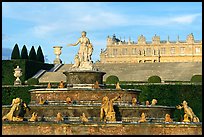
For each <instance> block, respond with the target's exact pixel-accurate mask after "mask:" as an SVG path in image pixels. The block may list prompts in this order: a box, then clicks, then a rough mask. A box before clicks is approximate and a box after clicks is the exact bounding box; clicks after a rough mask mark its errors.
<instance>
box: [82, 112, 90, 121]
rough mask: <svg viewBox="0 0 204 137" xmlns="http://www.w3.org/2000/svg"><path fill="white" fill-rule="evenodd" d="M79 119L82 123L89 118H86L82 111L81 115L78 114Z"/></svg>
mask: <svg viewBox="0 0 204 137" xmlns="http://www.w3.org/2000/svg"><path fill="white" fill-rule="evenodd" d="M80 120H81V122H83V123H85V122H88V121H89V120H88V118H87V117H86V116H85V114H84V113H82V116H80Z"/></svg>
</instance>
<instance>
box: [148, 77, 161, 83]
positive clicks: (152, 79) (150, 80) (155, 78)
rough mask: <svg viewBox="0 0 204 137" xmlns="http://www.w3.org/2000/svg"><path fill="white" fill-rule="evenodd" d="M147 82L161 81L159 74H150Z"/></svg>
mask: <svg viewBox="0 0 204 137" xmlns="http://www.w3.org/2000/svg"><path fill="white" fill-rule="evenodd" d="M148 83H161V78H160V77H159V76H151V77H149V78H148Z"/></svg>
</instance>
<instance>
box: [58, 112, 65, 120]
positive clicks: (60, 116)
mask: <svg viewBox="0 0 204 137" xmlns="http://www.w3.org/2000/svg"><path fill="white" fill-rule="evenodd" d="M63 120H64V118H63V116H62V114H61V113H59V112H58V113H57V117H56V121H57V122H60V121H63Z"/></svg>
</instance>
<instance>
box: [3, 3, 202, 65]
mask: <svg viewBox="0 0 204 137" xmlns="http://www.w3.org/2000/svg"><path fill="white" fill-rule="evenodd" d="M82 31H87V37H88V38H89V39H90V41H91V42H92V44H93V46H94V52H93V55H92V59H93V60H94V61H96V60H99V59H100V50H101V49H105V48H106V38H107V36H108V35H110V36H112V35H113V34H116V37H118V38H119V37H121V38H122V40H124V39H125V40H126V41H127V40H128V38H129V37H130V38H131V40H132V41H137V38H138V36H140V35H141V34H143V35H144V36H145V37H146V40H147V41H151V39H152V36H154V35H155V34H157V35H159V36H160V38H161V40H167V37H168V36H169V37H170V40H172V41H173V40H177V36H178V35H179V38H180V40H186V36H187V35H188V34H190V33H193V34H194V37H195V39H196V40H201V39H202V3H201V2H3V3H2V58H3V59H7V58H9V57H8V56H9V55H10V52H11V50H12V49H13V47H14V45H15V43H18V45H19V48H20V50H21V49H22V47H23V45H26V47H27V49H28V50H30V48H31V46H34V47H35V49H36V50H37V47H38V46H39V45H40V46H41V47H42V50H43V53H44V55H45V56H46V58H47V62H48V63H52V62H53V60H54V59H55V55H54V52H53V51H54V50H53V46H62V47H63V49H62V54H61V56H60V57H61V59H62V61H63V63H71V62H73V60H74V56H75V54H76V53H77V51H78V49H79V45H78V46H77V47H68V46H67V44H70V43H75V42H76V41H77V39H78V38H79V37H80V36H81V32H82Z"/></svg>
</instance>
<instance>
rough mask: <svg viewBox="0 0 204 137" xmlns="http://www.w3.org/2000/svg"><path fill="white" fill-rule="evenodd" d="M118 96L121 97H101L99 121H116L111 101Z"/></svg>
mask: <svg viewBox="0 0 204 137" xmlns="http://www.w3.org/2000/svg"><path fill="white" fill-rule="evenodd" d="M118 98H121V96H118V97H115V98H113V99H110V100H109V98H108V97H107V96H105V97H103V99H102V105H101V112H100V120H101V121H103V120H104V121H116V118H115V111H114V109H113V102H114V101H115V100H117V99H118Z"/></svg>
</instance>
